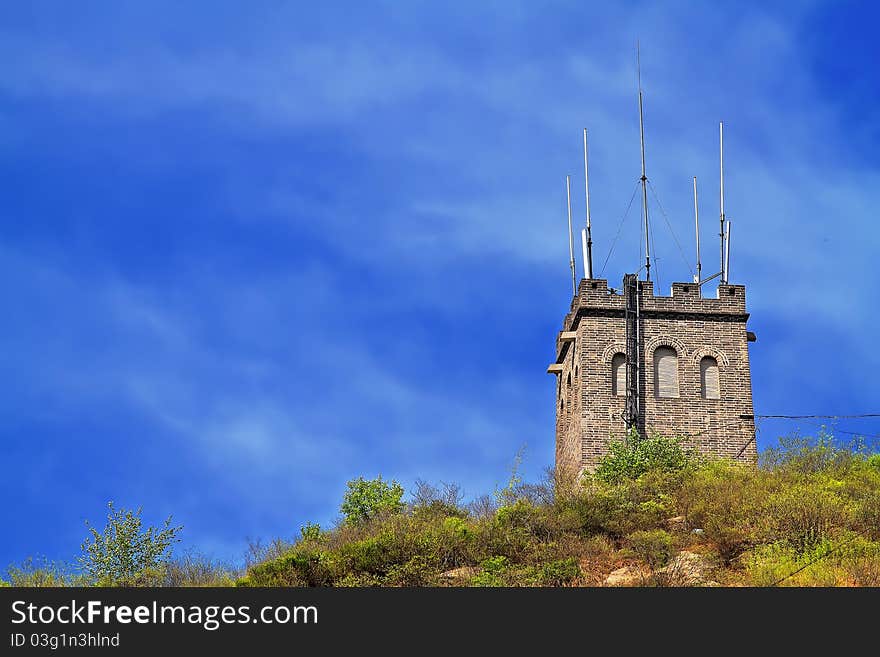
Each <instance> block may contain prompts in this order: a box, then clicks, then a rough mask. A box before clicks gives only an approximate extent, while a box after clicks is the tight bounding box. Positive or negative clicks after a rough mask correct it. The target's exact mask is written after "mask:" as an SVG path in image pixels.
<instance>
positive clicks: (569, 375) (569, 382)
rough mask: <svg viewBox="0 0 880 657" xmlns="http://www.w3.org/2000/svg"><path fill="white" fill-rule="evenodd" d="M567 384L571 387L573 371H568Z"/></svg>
mask: <svg viewBox="0 0 880 657" xmlns="http://www.w3.org/2000/svg"><path fill="white" fill-rule="evenodd" d="M566 384H567V385H568V387H569V388H570V387H571V372H569V373H568V381H567V382H566Z"/></svg>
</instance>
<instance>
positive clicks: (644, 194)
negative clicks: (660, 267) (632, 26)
mask: <svg viewBox="0 0 880 657" xmlns="http://www.w3.org/2000/svg"><path fill="white" fill-rule="evenodd" d="M636 68H637V71H638V79H639V137H640V139H641V144H642V177H641V181H642V214H643V216H644V227H645V280H648V281H650V280H651V239H650V234H651V230H650V226H649V224H648V176H647V175H646V174H645V118H644V111H643V109H642V60H641V52H640V49H639V44H638V42H636Z"/></svg>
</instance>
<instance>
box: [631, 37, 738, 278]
mask: <svg viewBox="0 0 880 657" xmlns="http://www.w3.org/2000/svg"><path fill="white" fill-rule="evenodd" d="M636 69H637V74H638V79H639V136H640V137H641V142H642V177H641V181H642V213H643V215H644V224H645V280H648V281H650V280H651V240H650V238H649V236H650V234H651V231H650V229H649V226H648V176H646V175H645V119H644V112H643V111H642V58H641V52H640V48H639V42H638V41H636ZM722 216H723V214H722Z"/></svg>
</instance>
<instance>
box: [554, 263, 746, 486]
mask: <svg viewBox="0 0 880 657" xmlns="http://www.w3.org/2000/svg"><path fill="white" fill-rule="evenodd" d="M704 287H706V286H704ZM638 292H639V309H640V321H639V335H640V339H639V372H640V375H639V382H638V385H639V393H640V398H641V418H642V420H641V422H640V424H639V426H638V429H639V433H640V434H641V435H643V436H644V435H650V434H654V433H658V434H661V435H664V436H682V437H685V438H686V439H687V440H688V442H689V443H690V444H691V445H693V446H694V447H696V448H697V449H698V450H699V451H700V452H701V453H704V454H707V455H715V456H721V457H727V458H738V459H739V460H742V461H746V462H755V461H756V460H757V449H756V446H755V441H754V437H755V421H754V410H753V407H752V384H751V374H750V371H749V350H748V342H749V341H751V340H754V335H753V334H751V333H749V332H748V331H746V322H747V320H748V318H749V315H748V313H747V312H746V297H745V287H744V286H742V285H726V284H723V285H719V286H718V291H717V293H716V298H714V299H713V298H704V297H702V296H701V294H700V289H699V288H698V287H697V286H696V285H695V284H693V283H673V284H672V296H671V297H655V296H654V292H653V283H651V282H647V281H639V283H638ZM625 308H626V305H625V298H624V296H623V294H622V293H617V292H615V291H613V290H609V289H608V281H606V280H602V279H591V280H587V279H582V280H581V282H580V285H579V288H578V294H577V296H576V297H574V298H573V299H572V303H571V310H570V312H569V313H568V314H567V315H566V316H565V320H564V321H563V326H562V331H561V332H560V333H559V335H558V336H557V340H556V355H557V357H556V361H555V363H553V364H552V365H550V367H549V368H548V370H547V371H548V372H550V373H553V374H556V467H557V469H558V470H560V471H570V472H579V471H583V470H592V469H593V468H594V467H595V465H596V463H597V462H598V460H599V458H600V457H601V456H602V455H603V454H604V453H605V452H606V449H607V444H608V441H609V439H611V438H617V439H621V438H623V437H624V435H625V433H626V428H625V423H624V419H623V412H624V406H625V399H626V398H625V395H624V394H623V391H624V390H625V387H624V384H623V382H621V383H620V385H621V386H622V390H621V394H619V395H613V394H612V367H611V363H612V360H613V358H614V355H615V354H618V353H620V354H625V352H626V347H625V336H626V333H625V331H626V327H625V321H624V312H625ZM659 347H671V348H672V349H674V350H675V352H676V355H677V361H678V384H679V385H678V397H675V398H658V397H656V396H655V393H654V367H653V363H654V351H655V350H656V349H658V348H659ZM705 356H711V357H713V358H714V359H715V360H716V361H717V364H718V380H719V390H720V399H704V398H703V395H702V393H701V381H700V361H701V359H702V358H703V357H705Z"/></svg>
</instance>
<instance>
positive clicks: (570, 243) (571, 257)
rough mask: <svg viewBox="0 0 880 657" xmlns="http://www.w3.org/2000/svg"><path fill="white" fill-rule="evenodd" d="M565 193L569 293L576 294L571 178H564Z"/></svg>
mask: <svg viewBox="0 0 880 657" xmlns="http://www.w3.org/2000/svg"><path fill="white" fill-rule="evenodd" d="M565 192H566V195H567V196H568V264H569V266H570V267H571V290H572V292H571V293H572V294H577V279H576V276H575V273H574V239H573V238H572V234H571V176H566V177H565Z"/></svg>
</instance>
